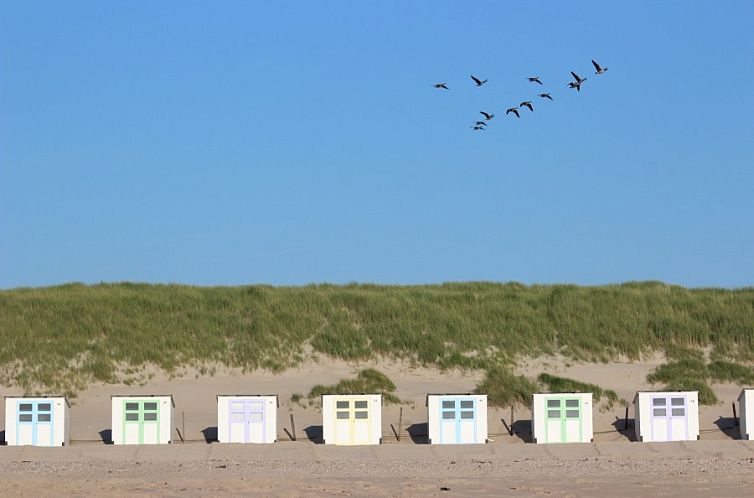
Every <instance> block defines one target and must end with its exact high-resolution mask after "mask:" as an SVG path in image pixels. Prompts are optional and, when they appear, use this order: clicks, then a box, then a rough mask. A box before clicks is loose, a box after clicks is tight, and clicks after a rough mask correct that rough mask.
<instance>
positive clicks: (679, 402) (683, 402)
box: [670, 398, 686, 406]
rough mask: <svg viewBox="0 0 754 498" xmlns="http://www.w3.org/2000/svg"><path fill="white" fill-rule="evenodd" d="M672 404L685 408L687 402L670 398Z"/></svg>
mask: <svg viewBox="0 0 754 498" xmlns="http://www.w3.org/2000/svg"><path fill="white" fill-rule="evenodd" d="M670 404H671V405H673V406H683V405H685V404H686V400H685V399H683V398H670Z"/></svg>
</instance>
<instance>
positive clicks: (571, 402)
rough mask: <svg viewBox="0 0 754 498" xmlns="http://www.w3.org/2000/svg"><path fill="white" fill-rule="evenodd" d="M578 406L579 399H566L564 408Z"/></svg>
mask: <svg viewBox="0 0 754 498" xmlns="http://www.w3.org/2000/svg"><path fill="white" fill-rule="evenodd" d="M578 406H579V400H577V399H567V400H566V408H574V407H576V408H578Z"/></svg>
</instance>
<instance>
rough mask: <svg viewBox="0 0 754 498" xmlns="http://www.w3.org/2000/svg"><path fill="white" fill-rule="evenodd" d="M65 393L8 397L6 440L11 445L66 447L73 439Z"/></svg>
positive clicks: (6, 399) (6, 400) (6, 403)
mask: <svg viewBox="0 0 754 498" xmlns="http://www.w3.org/2000/svg"><path fill="white" fill-rule="evenodd" d="M69 409H70V405H69V404H68V400H67V399H66V397H65V396H6V397H5V442H6V444H7V445H8V446H24V445H30V446H65V445H67V444H68V442H69V428H70V425H69V421H68V412H69Z"/></svg>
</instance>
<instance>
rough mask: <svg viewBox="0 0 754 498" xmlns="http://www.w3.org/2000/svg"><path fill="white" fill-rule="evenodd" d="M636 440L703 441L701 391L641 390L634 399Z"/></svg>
mask: <svg viewBox="0 0 754 498" xmlns="http://www.w3.org/2000/svg"><path fill="white" fill-rule="evenodd" d="M634 429H635V432H636V440H637V441H641V442H645V443H647V442H654V441H692V440H695V439H699V392H698V391H639V392H637V393H636V396H635V397H634Z"/></svg>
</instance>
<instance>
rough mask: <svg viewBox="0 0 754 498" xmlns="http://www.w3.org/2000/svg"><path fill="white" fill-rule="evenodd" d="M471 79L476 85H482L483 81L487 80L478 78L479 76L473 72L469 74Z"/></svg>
mask: <svg viewBox="0 0 754 498" xmlns="http://www.w3.org/2000/svg"><path fill="white" fill-rule="evenodd" d="M471 79H472V80H474V83H476V86H482V85H484V84H485V83H487V80H480V79H479V78H477V77H476V76H474V75H473V74H472V75H471Z"/></svg>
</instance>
